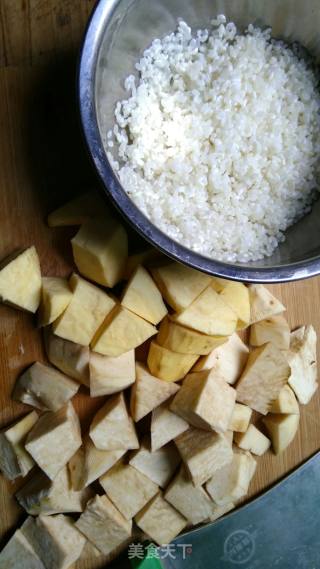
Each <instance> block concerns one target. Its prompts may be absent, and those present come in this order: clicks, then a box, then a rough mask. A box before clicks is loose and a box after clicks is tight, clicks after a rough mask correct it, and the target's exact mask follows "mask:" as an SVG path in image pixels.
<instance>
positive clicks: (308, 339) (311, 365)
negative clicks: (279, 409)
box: [286, 326, 318, 405]
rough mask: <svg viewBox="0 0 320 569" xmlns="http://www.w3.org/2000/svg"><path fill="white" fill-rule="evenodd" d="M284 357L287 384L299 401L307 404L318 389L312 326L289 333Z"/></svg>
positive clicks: (315, 337)
mask: <svg viewBox="0 0 320 569" xmlns="http://www.w3.org/2000/svg"><path fill="white" fill-rule="evenodd" d="M286 357H287V360H288V363H289V366H290V377H289V380H288V382H289V385H290V387H291V388H292V389H293V391H294V392H295V394H296V396H297V399H298V401H299V403H301V404H302V405H307V403H309V401H310V400H311V399H312V397H313V395H314V394H315V392H316V390H317V389H318V382H317V375H318V370H317V334H316V331H315V329H314V328H313V326H306V327H303V328H300V329H299V330H296V331H295V332H294V333H292V334H291V341H290V349H289V351H288V352H287V353H286Z"/></svg>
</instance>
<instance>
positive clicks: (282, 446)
mask: <svg viewBox="0 0 320 569" xmlns="http://www.w3.org/2000/svg"><path fill="white" fill-rule="evenodd" d="M299 421H300V416H299V415H298V414H295V415H272V414H270V415H268V416H267V417H265V419H264V420H263V423H264V425H265V427H266V429H267V431H268V434H269V435H270V438H271V442H272V447H273V450H274V452H275V454H280V453H282V452H283V451H285V450H286V448H287V447H288V446H289V445H290V444H291V443H292V441H293V439H294V437H295V436H296V434H297V431H298V427H299Z"/></svg>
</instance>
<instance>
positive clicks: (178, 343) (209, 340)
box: [157, 317, 228, 356]
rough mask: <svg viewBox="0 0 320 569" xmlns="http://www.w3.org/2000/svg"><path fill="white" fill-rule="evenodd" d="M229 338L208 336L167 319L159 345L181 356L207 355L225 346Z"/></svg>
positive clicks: (159, 335) (159, 338)
mask: <svg viewBox="0 0 320 569" xmlns="http://www.w3.org/2000/svg"><path fill="white" fill-rule="evenodd" d="M227 339H228V337H227V336H208V335H207V334H203V333H202V332H197V330H191V328H186V327H185V326H181V325H180V324H177V322H175V321H174V320H172V319H171V318H169V317H167V318H165V319H164V320H163V321H162V322H161V325H160V329H159V334H158V335H157V343H158V344H159V345H160V346H162V347H163V348H167V349H168V350H172V351H173V352H178V353H180V354H193V355H199V356H201V355H207V354H209V353H210V352H211V351H212V350H213V349H214V348H216V347H218V346H220V345H221V344H224V342H226V341H227Z"/></svg>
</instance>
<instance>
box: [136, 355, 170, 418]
mask: <svg viewBox="0 0 320 569" xmlns="http://www.w3.org/2000/svg"><path fill="white" fill-rule="evenodd" d="M178 390H179V386H178V385H176V384H175V383H170V382H168V381H163V380H162V379H158V378H157V377H154V376H153V375H151V373H149V371H148V370H147V368H146V367H145V366H144V365H143V364H141V363H140V362H137V363H136V381H135V383H134V385H133V386H132V388H131V399H130V411H131V416H132V417H133V419H134V421H140V419H142V417H145V415H147V414H148V413H150V412H151V411H152V410H153V409H154V408H155V407H158V405H160V404H161V403H163V402H164V401H166V400H167V399H168V398H169V397H171V396H172V395H174V394H175V393H176V392H177V391H178Z"/></svg>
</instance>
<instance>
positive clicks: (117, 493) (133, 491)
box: [99, 461, 159, 520]
mask: <svg viewBox="0 0 320 569" xmlns="http://www.w3.org/2000/svg"><path fill="white" fill-rule="evenodd" d="M99 482H100V484H101V486H102V488H103V489H104V491H105V493H106V494H107V496H108V497H109V498H110V500H111V501H112V503H113V504H114V505H115V506H116V507H117V508H118V510H119V512H121V514H123V515H124V517H125V518H127V520H131V518H133V517H134V516H135V515H136V514H137V513H138V512H139V511H140V510H142V508H143V507H144V506H145V505H146V504H147V503H148V502H149V501H150V500H151V498H153V496H155V495H156V494H157V492H158V490H159V488H158V486H157V484H155V483H154V482H152V480H150V478H147V477H146V476H145V475H144V474H142V473H141V472H139V470H136V469H135V468H133V466H130V464H124V463H123V462H121V461H120V462H118V463H117V464H116V465H115V466H113V467H112V468H111V469H110V470H109V471H108V472H107V473H106V474H104V476H102V477H101V478H100V480H99Z"/></svg>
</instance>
